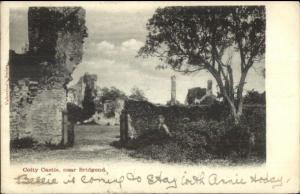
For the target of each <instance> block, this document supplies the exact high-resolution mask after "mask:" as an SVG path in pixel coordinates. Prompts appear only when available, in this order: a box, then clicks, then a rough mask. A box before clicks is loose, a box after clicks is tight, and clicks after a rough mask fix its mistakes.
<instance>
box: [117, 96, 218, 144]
mask: <svg viewBox="0 0 300 194" xmlns="http://www.w3.org/2000/svg"><path fill="white" fill-rule="evenodd" d="M223 114H224V111H223V108H222V106H221V105H219V104H214V105H211V106H184V105H174V106H163V105H161V106H157V105H154V104H152V103H149V102H146V101H134V100H127V101H125V103H124V109H123V111H122V115H121V123H120V130H121V137H122V136H123V137H125V136H127V137H132V138H135V137H138V136H140V135H142V134H143V133H144V132H145V131H148V130H155V129H157V128H158V116H159V115H163V116H164V117H165V122H166V124H167V126H169V127H170V129H171V130H172V126H173V125H174V124H176V123H177V122H186V121H197V120H200V119H205V120H209V119H213V120H220V119H221V118H222V116H223ZM122 122H127V123H126V124H123V123H122ZM124 131H125V132H124ZM124 133H125V134H126V135H124ZM123 140H124V139H123Z"/></svg>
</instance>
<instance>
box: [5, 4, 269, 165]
mask: <svg viewBox="0 0 300 194" xmlns="http://www.w3.org/2000/svg"><path fill="white" fill-rule="evenodd" d="M154 5H155V4H154ZM265 48H266V9H265V6H263V5H262V6H250V5H249V6H248V5H247V6H244V5H243V6H179V5H178V6H151V7H148V8H147V9H146V8H145V9H132V10H122V9H120V10H116V9H105V8H103V9H93V8H92V7H81V6H60V7H57V6H53V7H45V6H30V7H28V8H27V7H26V8H22V7H20V8H18V7H15V8H12V9H10V11H9V48H7V49H9V61H8V64H9V89H10V90H9V95H10V102H9V106H10V107H9V110H10V111H9V112H10V113H9V125H10V127H9V133H10V162H11V163H13V164H19V163H43V161H58V162H59V161H79V162H84V161H100V160H105V161H128V162H139V161H141V162H146V163H157V162H158V163H164V164H165V163H166V164H170V165H173V164H187V165H217V166H238V165H263V164H265V162H266V157H267V154H266V153H267V152H266V89H265V78H266V76H265V71H266V68H265V53H266V49H265Z"/></svg>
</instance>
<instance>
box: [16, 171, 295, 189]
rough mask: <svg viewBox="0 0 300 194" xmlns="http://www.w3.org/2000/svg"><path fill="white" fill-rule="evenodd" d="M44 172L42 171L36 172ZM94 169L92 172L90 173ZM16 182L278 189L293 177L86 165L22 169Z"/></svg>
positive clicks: (28, 183) (29, 183)
mask: <svg viewBox="0 0 300 194" xmlns="http://www.w3.org/2000/svg"><path fill="white" fill-rule="evenodd" d="M39 171H40V172H44V173H39V174H37V172H39ZM61 171H62V172H81V173H77V174H73V175H72V173H69V174H68V176H67V177H63V178H62V176H61V175H60V172H61ZM91 172H93V173H91ZM14 180H15V182H16V184H25V185H40V186H42V185H57V184H63V185H72V184H85V185H95V184H98V185H101V184H103V185H112V186H117V187H118V188H120V189H122V188H123V187H124V185H126V184H128V183H134V184H146V185H149V186H154V185H159V186H160V188H165V189H167V190H170V189H177V188H179V187H192V186H194V187H199V186H208V187H214V186H215V187H216V186H222V185H230V186H235V185H250V184H263V185H266V186H269V187H271V188H272V189H275V188H277V187H282V186H284V185H285V184H288V183H289V182H290V179H288V178H285V177H283V176H272V175H270V174H269V173H265V174H256V173H254V174H252V175H250V176H241V175H239V174H238V173H236V174H233V175H232V176H228V175H227V176H222V175H219V174H218V173H206V172H204V171H200V172H198V173H192V174H191V173H187V172H186V171H185V172H184V173H182V174H180V175H179V176H176V177H173V176H168V175H167V174H166V173H164V172H163V171H160V172H157V173H147V174H143V175H139V174H137V173H134V172H127V173H125V174H121V175H118V176H115V175H112V174H110V173H109V172H108V171H107V170H106V169H105V168H102V169H99V170H94V171H85V170H84V169H83V170H82V169H81V170H80V169H72V170H65V169H63V170H59V169H52V172H49V170H42V169H35V168H32V169H27V170H24V169H23V173H22V174H20V175H18V176H16V177H15V178H14Z"/></svg>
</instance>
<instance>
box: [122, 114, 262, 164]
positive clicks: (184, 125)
mask: <svg viewBox="0 0 300 194" xmlns="http://www.w3.org/2000/svg"><path fill="white" fill-rule="evenodd" d="M258 112H262V111H260V110H247V111H246V113H247V118H244V119H242V121H241V123H240V125H239V126H237V125H235V124H234V123H232V122H231V121H230V120H225V121H214V120H210V121H206V120H200V121H196V122H178V123H174V124H173V125H172V126H171V127H170V130H171V133H172V137H171V138H169V137H167V136H165V135H163V134H161V133H159V132H158V131H155V130H150V131H148V132H147V133H145V134H144V135H141V136H140V137H138V138H137V139H134V140H131V141H129V142H128V144H127V145H125V146H126V147H127V148H130V149H133V150H134V152H133V153H132V156H134V157H139V158H146V159H155V160H159V161H161V162H192V163H194V162H196V163H197V162H204V161H207V160H212V159H216V160H218V159H225V160H227V161H230V162H232V163H237V162H241V161H250V160H251V158H256V159H257V160H259V161H264V160H265V154H266V153H265V150H266V144H265V141H266V139H265V138H266V137H265V129H266V128H265V127H266V125H265V114H264V113H263V112H262V113H261V114H256V113H258ZM253 134H254V137H255V144H252V143H251V139H250V137H251V135H253Z"/></svg>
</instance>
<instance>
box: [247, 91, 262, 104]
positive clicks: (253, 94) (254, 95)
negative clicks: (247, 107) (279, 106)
mask: <svg viewBox="0 0 300 194" xmlns="http://www.w3.org/2000/svg"><path fill="white" fill-rule="evenodd" d="M244 102H245V104H264V105H265V104H266V93H265V92H262V93H259V92H258V91H255V90H250V91H248V92H247V94H246V95H245V97H244Z"/></svg>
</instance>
